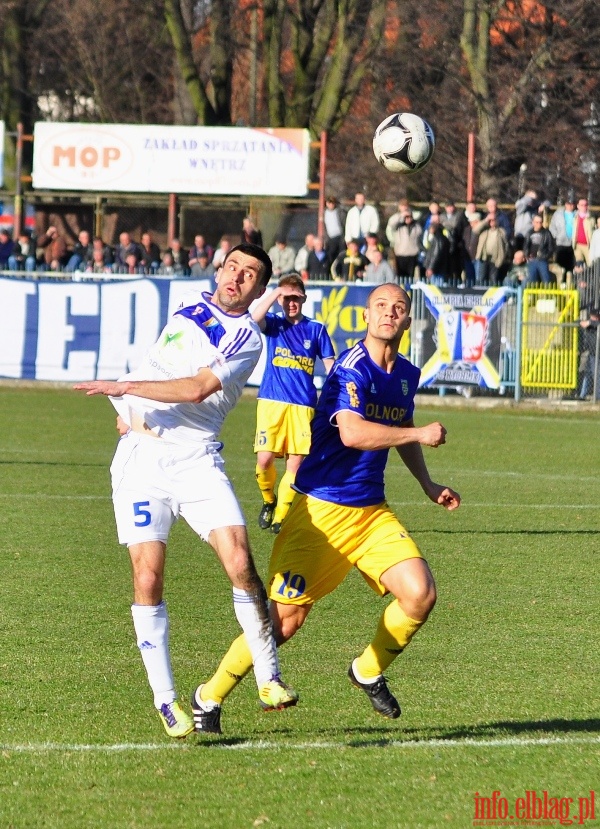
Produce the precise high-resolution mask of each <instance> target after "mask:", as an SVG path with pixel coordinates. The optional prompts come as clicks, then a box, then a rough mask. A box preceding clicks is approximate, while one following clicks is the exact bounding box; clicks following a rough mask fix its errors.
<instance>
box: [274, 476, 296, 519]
mask: <svg viewBox="0 0 600 829" xmlns="http://www.w3.org/2000/svg"><path fill="white" fill-rule="evenodd" d="M295 480H296V473H295V472H287V471H286V472H284V474H283V477H282V479H281V481H280V482H279V488H278V490H277V507H276V509H275V514H274V515H273V523H274V524H281V522H282V521H283V519H284V518H285V516H286V515H287V514H288V511H289V508H290V507H291V506H292V501H293V500H294V495H295V494H296V492H295V491H294V490H293V489H292V484H293V483H294V481H295Z"/></svg>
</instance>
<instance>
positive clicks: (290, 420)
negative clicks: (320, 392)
mask: <svg viewBox="0 0 600 829" xmlns="http://www.w3.org/2000/svg"><path fill="white" fill-rule="evenodd" d="M314 414H315V410H314V409H313V408H312V407H311V406H297V405H295V404H292V403H280V402H279V401H277V400H259V401H258V406H257V409H256V435H255V436H254V451H255V452H274V453H275V454H276V455H278V456H279V457H280V458H281V457H284V456H285V455H308V450H309V449H310V422H311V420H312V419H313V417H314Z"/></svg>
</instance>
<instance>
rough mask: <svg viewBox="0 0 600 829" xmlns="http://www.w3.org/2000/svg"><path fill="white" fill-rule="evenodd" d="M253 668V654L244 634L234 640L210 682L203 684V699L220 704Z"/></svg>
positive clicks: (201, 694)
mask: <svg viewBox="0 0 600 829" xmlns="http://www.w3.org/2000/svg"><path fill="white" fill-rule="evenodd" d="M251 668H252V654H251V653H250V648H249V647H248V645H247V644H246V637H245V636H244V634H242V635H241V636H238V638H237V639H236V640H235V641H234V642H232V644H231V647H230V648H229V650H228V651H227V653H226V654H225V656H224V657H223V659H222V660H221V664H220V665H219V667H218V668H217V670H216V671H215V673H214V674H213V675H212V676H211V678H210V679H209V680H208V682H207V683H206V684H205V685H203V686H202V691H201V693H200V696H201V698H202V699H203V700H209V699H210V700H214V702H218V703H219V705H221V703H222V702H223V700H224V699H225V698H226V697H228V696H229V694H230V693H231V692H232V691H233V689H234V688H236V687H237V686H238V685H239V684H240V682H241V681H242V679H243V678H244V677H245V676H246V674H247V673H248V671H249V670H250V669H251Z"/></svg>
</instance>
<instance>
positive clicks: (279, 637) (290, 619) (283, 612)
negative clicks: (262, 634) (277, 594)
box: [270, 602, 307, 645]
mask: <svg viewBox="0 0 600 829" xmlns="http://www.w3.org/2000/svg"><path fill="white" fill-rule="evenodd" d="M270 612H271V619H272V620H273V635H274V637H275V641H276V642H277V645H283V644H284V643H285V642H288V641H289V640H290V639H291V638H292V636H294V634H295V633H297V632H298V631H299V630H300V628H301V627H302V625H303V624H304V620H305V619H306V616H307V611H305V610H304V608H302V607H294V606H293V605H280V604H278V603H277V602H272V603H271V607H270Z"/></svg>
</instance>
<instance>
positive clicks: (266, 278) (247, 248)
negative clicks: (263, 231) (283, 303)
mask: <svg viewBox="0 0 600 829" xmlns="http://www.w3.org/2000/svg"><path fill="white" fill-rule="evenodd" d="M236 250H239V251H240V252H241V253H245V254H246V255H247V256H253V257H254V258H255V259H258V261H259V262H260V264H261V267H260V269H259V272H260V273H259V275H260V282H261V285H268V284H269V282H270V281H271V277H272V276H273V263H272V262H271V259H270V257H269V255H268V253H267V252H266V250H263V249H262V248H261V247H259V246H258V245H253V244H252V243H251V242H240V244H239V245H236V246H235V247H233V248H231V250H230V251H229V252H228V253H227V256H226V257H225V259H224V260H223V264H225V262H227V260H228V259H229V257H230V256H231V254H232V253H235V251H236Z"/></svg>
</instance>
